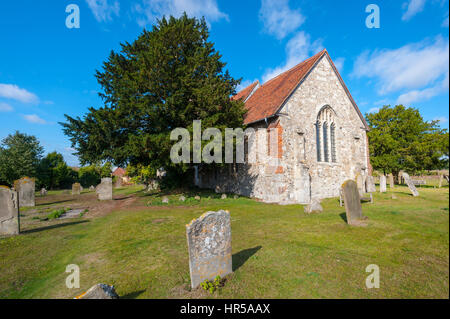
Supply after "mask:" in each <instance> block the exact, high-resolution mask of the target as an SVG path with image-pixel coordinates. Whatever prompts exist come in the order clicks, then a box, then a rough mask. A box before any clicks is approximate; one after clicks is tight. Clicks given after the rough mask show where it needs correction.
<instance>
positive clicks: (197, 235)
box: [186, 210, 233, 288]
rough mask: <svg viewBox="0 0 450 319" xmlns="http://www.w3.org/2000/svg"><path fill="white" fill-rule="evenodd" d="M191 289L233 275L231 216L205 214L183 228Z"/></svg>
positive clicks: (226, 214) (222, 211)
mask: <svg viewBox="0 0 450 319" xmlns="http://www.w3.org/2000/svg"><path fill="white" fill-rule="evenodd" d="M186 237H187V243H188V251H189V271H190V276H191V287H192V288H196V287H198V286H199V285H200V284H201V283H202V282H203V281H205V280H214V278H215V277H216V276H220V277H222V278H223V277H224V276H226V275H228V274H230V273H232V271H233V269H232V262H231V223H230V213H229V212H228V211H224V210H219V211H217V212H212V211H210V212H207V213H205V214H203V215H202V216H200V217H199V218H198V219H194V220H192V221H191V222H190V223H189V224H188V225H186Z"/></svg>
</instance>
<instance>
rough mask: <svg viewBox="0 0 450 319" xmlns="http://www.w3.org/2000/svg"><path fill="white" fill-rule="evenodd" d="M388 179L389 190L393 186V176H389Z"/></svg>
mask: <svg viewBox="0 0 450 319" xmlns="http://www.w3.org/2000/svg"><path fill="white" fill-rule="evenodd" d="M388 179H389V188H391V189H392V188H394V186H395V183H394V175H392V173H391V174H389V175H388Z"/></svg>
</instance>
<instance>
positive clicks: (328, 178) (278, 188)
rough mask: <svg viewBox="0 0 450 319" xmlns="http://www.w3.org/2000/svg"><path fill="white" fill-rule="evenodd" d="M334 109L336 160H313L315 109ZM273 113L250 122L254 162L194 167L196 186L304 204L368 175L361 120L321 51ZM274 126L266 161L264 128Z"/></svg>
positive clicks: (337, 193)
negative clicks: (273, 154) (274, 148)
mask: <svg viewBox="0 0 450 319" xmlns="http://www.w3.org/2000/svg"><path fill="white" fill-rule="evenodd" d="M326 106H329V107H331V109H332V110H333V112H334V113H335V115H334V124H335V127H336V129H335V141H336V143H335V146H336V147H335V150H336V162H335V163H333V162H318V161H317V148H316V146H317V145H316V127H315V123H316V120H317V117H318V114H319V113H320V112H321V110H322V109H323V108H324V107H326ZM278 114H280V115H279V116H274V117H272V118H267V122H266V121H260V122H257V123H254V124H252V125H251V127H252V128H253V129H254V130H255V132H254V133H253V137H254V139H253V138H249V139H248V140H254V142H253V144H252V145H250V144H249V145H248V148H249V150H250V152H249V153H255V154H256V163H253V164H249V163H241V164H236V165H233V164H228V165H227V166H228V167H225V168H222V169H220V170H219V169H218V170H217V171H215V172H214V171H210V170H202V167H201V165H200V166H199V178H198V186H199V187H201V188H210V189H215V190H216V191H217V192H222V193H236V194H239V195H242V196H248V197H253V198H258V199H261V200H262V201H264V202H268V203H280V204H290V203H299V204H309V203H311V200H312V199H316V198H317V199H323V198H330V197H336V196H339V189H340V187H341V185H342V183H343V182H344V181H346V180H348V179H355V177H356V175H357V174H361V175H362V176H363V179H365V177H366V176H367V175H368V174H369V171H370V166H369V153H368V152H367V149H368V146H367V136H366V129H365V127H364V123H363V122H362V121H361V118H360V117H359V115H358V113H357V111H356V109H355V108H354V106H353V104H352V102H351V100H350V99H349V97H348V95H347V93H346V91H345V89H344V88H343V86H342V84H341V82H340V81H339V78H338V76H337V75H336V73H335V72H334V70H333V68H332V66H331V64H330V62H329V60H328V58H326V55H325V56H324V57H323V58H322V59H321V60H320V61H319V62H318V63H317V65H316V66H315V67H314V68H313V69H312V70H311V72H310V73H309V75H307V77H306V78H305V79H304V80H303V82H301V83H300V85H299V86H298V87H297V88H296V89H295V90H294V91H293V92H292V94H291V95H290V96H289V97H288V99H287V100H286V101H285V103H284V104H283V106H282V107H281V108H280V110H279V113H278ZM268 128H278V130H279V132H280V133H281V134H279V142H280V143H279V145H278V147H279V149H278V150H279V151H278V157H279V158H278V159H279V160H280V161H279V163H278V164H276V165H273V164H271V163H270V162H269V161H268V158H269V154H268V140H267V129H268Z"/></svg>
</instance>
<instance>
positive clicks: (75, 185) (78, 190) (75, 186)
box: [72, 183, 81, 195]
mask: <svg viewBox="0 0 450 319" xmlns="http://www.w3.org/2000/svg"><path fill="white" fill-rule="evenodd" d="M80 194H81V185H80V183H73V184H72V195H80Z"/></svg>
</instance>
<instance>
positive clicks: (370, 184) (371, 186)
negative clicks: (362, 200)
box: [366, 175, 377, 193]
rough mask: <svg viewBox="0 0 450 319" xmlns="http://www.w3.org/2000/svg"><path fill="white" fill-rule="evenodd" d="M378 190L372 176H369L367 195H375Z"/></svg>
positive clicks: (367, 178) (367, 179)
mask: <svg viewBox="0 0 450 319" xmlns="http://www.w3.org/2000/svg"><path fill="white" fill-rule="evenodd" d="M376 191H377V189H376V188H375V181H374V180H373V176H372V175H368V176H367V177H366V192H367V193H374V192H376Z"/></svg>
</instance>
